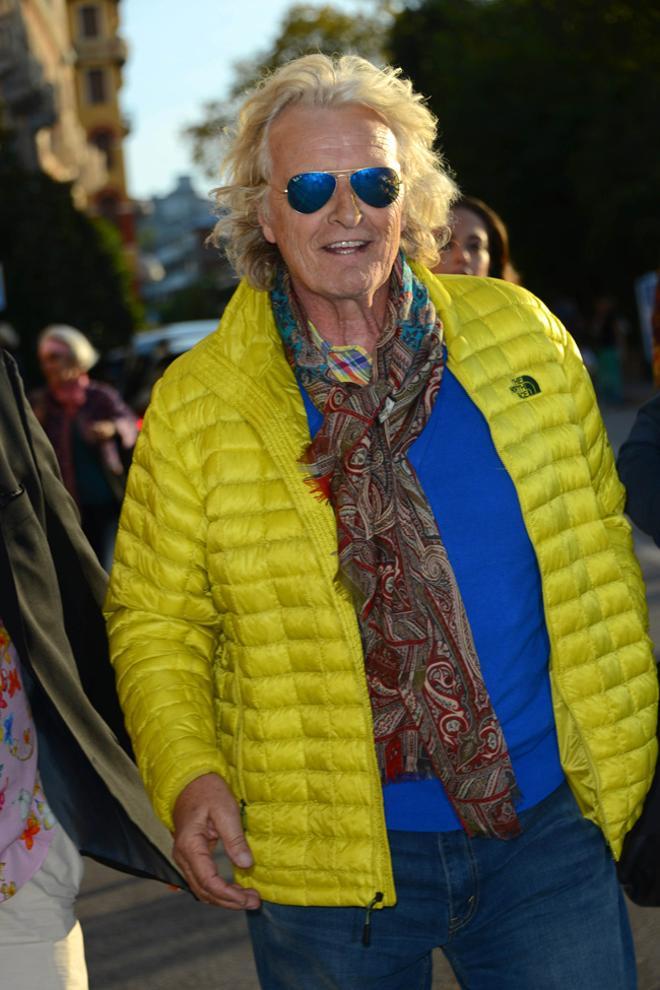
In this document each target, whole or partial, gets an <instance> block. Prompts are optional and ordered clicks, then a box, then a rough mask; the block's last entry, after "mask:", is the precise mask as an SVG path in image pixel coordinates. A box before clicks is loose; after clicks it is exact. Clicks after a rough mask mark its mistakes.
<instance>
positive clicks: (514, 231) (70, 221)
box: [0, 0, 660, 565]
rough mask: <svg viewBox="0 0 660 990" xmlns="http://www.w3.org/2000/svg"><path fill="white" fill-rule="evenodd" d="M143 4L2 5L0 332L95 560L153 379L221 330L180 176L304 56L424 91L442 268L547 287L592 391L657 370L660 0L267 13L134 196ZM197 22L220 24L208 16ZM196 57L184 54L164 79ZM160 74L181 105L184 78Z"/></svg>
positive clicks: (203, 219) (433, 1)
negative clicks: (128, 19)
mask: <svg viewBox="0 0 660 990" xmlns="http://www.w3.org/2000/svg"><path fill="white" fill-rule="evenodd" d="M140 4H141V0H122V2H119V0H94V2H86V0H0V344H2V346H4V347H6V348H8V349H9V350H10V351H11V352H12V353H13V354H14V356H15V357H16V358H17V360H18V362H19V366H20V368H21V370H22V373H23V375H24V377H25V379H26V382H27V385H28V388H29V390H30V395H31V400H32V402H33V405H34V408H35V411H36V412H37V415H38V417H39V419H40V420H41V422H42V424H43V425H44V426H45V428H46V430H47V432H48V433H49V436H50V438H51V440H52V442H53V444H54V446H55V449H56V451H57V453H58V457H59V460H60V464H61V466H62V470H63V474H64V478H65V481H66V483H67V486H68V487H69V489H70V491H71V492H72V493H73V494H74V496H75V497H76V499H77V501H78V504H79V506H80V507H81V511H82V515H83V521H84V524H85V528H86V531H87V533H88V535H89V536H90V539H91V540H92V542H93V544H94V546H95V548H96V549H97V553H98V554H99V557H100V558H101V560H102V561H103V562H104V563H106V565H107V563H108V562H109V560H110V555H111V551H112V532H113V530H114V525H115V523H116V516H117V511H118V505H119V503H120V501H121V494H122V491H123V479H124V477H125V473H126V468H127V465H128V462H129V460H130V454H131V450H132V447H133V445H134V443H135V437H136V435H137V430H138V429H139V425H140V418H141V416H142V414H143V412H144V409H145V407H146V405H147V403H148V400H149V395H150V391H151V388H152V386H153V383H154V382H155V381H156V379H157V378H158V376H159V375H160V374H161V373H162V371H163V370H164V368H165V367H166V366H167V364H168V363H169V361H171V360H172V359H173V358H174V357H176V355H177V354H179V353H181V352H182V351H184V350H186V349H187V348H188V347H190V346H191V345H192V344H193V343H195V342H196V341H197V340H198V339H200V338H201V337H202V336H204V335H205V334H206V333H208V332H210V331H211V330H212V329H213V328H214V327H215V326H216V324H217V321H218V318H219V316H220V314H221V312H222V310H223V308H224V307H225V305H226V304H227V302H228V300H229V298H230V297H231V294H232V292H233V290H234V288H235V284H236V279H235V277H234V274H233V272H232V270H231V268H230V266H229V264H228V262H227V261H226V259H225V258H223V257H222V255H221V254H220V253H219V252H218V251H217V249H215V248H211V247H207V246H206V239H207V237H208V234H209V233H210V231H211V229H212V227H213V224H214V220H215V218H214V217H213V215H212V213H211V205H210V199H209V197H208V195H205V194H203V193H202V192H200V191H198V188H197V187H199V188H203V189H204V190H205V191H206V190H208V189H210V187H211V186H213V185H214V184H217V183H218V181H219V178H220V177H219V176H218V175H217V174H216V169H217V160H218V154H219V143H218V142H219V141H220V140H221V132H222V128H223V126H224V124H225V123H226V121H227V120H228V119H229V117H230V115H231V111H232V107H233V106H234V105H235V102H236V99H237V97H238V94H239V93H241V92H242V91H243V90H244V89H245V88H246V87H247V86H249V85H251V84H253V83H254V82H255V81H256V80H258V79H259V78H260V76H261V75H262V73H263V72H265V71H268V70H272V69H273V68H276V67H277V66H279V65H281V64H283V63H284V62H286V61H287V60H289V59H290V58H292V57H294V56H296V55H299V54H303V53H305V52H308V51H318V50H320V51H323V52H326V53H334V52H339V51H345V52H347V51H356V52H358V53H360V54H362V55H364V56H366V57H368V58H371V59H372V60H373V61H375V62H377V63H381V64H384V63H386V62H389V63H392V64H395V65H399V66H401V67H402V70H403V72H404V74H405V75H406V76H408V77H410V78H411V79H412V81H413V84H414V87H415V89H417V90H419V91H421V92H423V93H424V94H426V95H427V96H428V100H429V105H430V107H431V109H432V110H433V111H434V113H435V114H436V115H437V117H438V119H439V122H440V126H439V131H440V135H441V142H442V151H443V154H444V155H445V157H446V158H447V160H448V161H449V164H450V166H451V168H452V170H453V173H454V175H455V177H456V180H457V182H458V184H459V186H460V188H461V191H462V194H463V198H462V199H461V201H460V202H459V203H458V204H457V205H456V207H455V209H454V213H453V215H452V230H451V231H438V237H440V238H443V240H444V241H446V242H447V243H446V247H445V250H444V253H443V256H442V260H441V264H440V266H439V268H438V271H444V272H453V273H461V274H465V275H483V274H488V275H491V276H493V277H496V278H504V279H508V280H511V281H515V282H519V283H521V284H523V285H524V286H526V287H527V288H529V289H530V290H532V291H533V292H535V293H537V294H538V295H539V296H541V298H543V300H544V301H545V302H547V303H548V304H549V306H550V307H551V308H552V309H553V310H554V311H555V312H556V313H557V315H558V316H559V317H560V318H561V319H562V320H563V322H564V323H565V325H566V326H567V328H568V329H569V331H570V332H571V333H572V334H573V335H574V337H575V338H576V339H577V341H578V343H579V345H580V347H581V350H582V353H583V356H584V358H585V362H586V364H587V366H588V368H589V370H590V372H591V374H592V376H593V379H594V382H595V385H596V389H597V393H598V395H599V398H600V399H601V400H602V402H603V403H609V404H612V405H617V404H622V403H625V402H626V401H634V400H635V399H636V398H637V397H639V394H640V388H639V386H640V384H641V385H642V386H645V387H647V388H648V391H650V390H651V389H652V387H653V384H654V383H655V385H656V386H657V385H659V384H660V322H659V317H658V307H657V301H656V297H657V291H658V289H657V286H658V278H657V269H658V265H659V264H660V196H659V195H658V193H659V190H660V156H658V155H657V154H655V153H654V150H655V146H656V144H657V140H656V134H657V106H658V104H659V103H660V31H659V30H658V28H659V27H660V0H647V2H645V3H644V4H639V3H637V2H636V0H571V2H570V3H569V2H566V0H401V2H398V3H397V2H392V0H354V2H353V3H347V2H346V0H343V2H340V3H339V2H338V5H337V6H333V5H332V4H294V5H292V6H290V7H289V8H286V7H283V8H282V13H281V18H280V21H279V26H278V28H277V31H276V33H275V36H274V38H272V40H271V42H270V43H269V45H268V46H266V47H263V45H262V41H261V39H262V38H263V34H262V35H258V34H257V33H254V35H253V42H254V45H253V55H252V56H251V57H249V58H243V59H242V60H241V61H239V62H236V63H235V64H234V65H233V68H232V69H231V73H232V75H231V83H230V84H229V85H228V86H226V87H225V90H224V91H217V89H214V78H213V75H212V74H211V75H209V78H208V81H207V86H208V97H207V100H206V102H205V103H204V104H203V105H202V106H201V107H196V106H195V105H194V103H191V104H190V106H189V123H188V126H187V127H186V128H185V130H184V132H183V133H182V134H180V135H178V136H177V137H178V139H179V140H180V142H182V143H184V144H185V146H186V147H187V149H188V154H189V161H190V172H191V175H193V176H194V177H195V179H194V181H193V178H191V175H181V176H179V177H178V179H177V180H176V182H175V184H174V188H173V189H171V190H170V191H169V192H167V193H164V194H162V195H153V196H150V197H144V196H143V197H140V198H138V197H136V196H134V195H132V193H131V177H130V174H127V169H126V167H125V141H126V139H127V136H128V134H129V133H130V130H131V126H132V124H131V121H130V120H129V119H128V117H127V115H126V113H125V112H124V110H123V93H122V85H123V81H124V71H125V67H126V64H127V60H130V59H131V57H132V51H131V48H130V46H129V45H128V44H127V43H126V41H125V40H124V35H123V31H122V19H123V18H124V16H125V14H126V12H127V10H128V9H129V8H131V7H132V6H133V5H135V6H137V7H139V6H140ZM144 5H145V4H144V2H142V6H144ZM195 6H196V5H195V4H193V5H192V6H191V8H190V11H189V13H190V15H191V16H194V14H195ZM197 6H198V7H199V10H198V12H197V13H198V16H199V17H200V21H199V25H198V27H199V30H200V31H204V30H205V25H204V23H203V18H202V15H203V12H204V10H205V9H206V6H205V4H204V3H203V2H201V0H197ZM221 6H222V5H221ZM220 20H222V19H220ZM208 30H209V31H210V32H214V31H219V32H220V34H219V37H220V38H221V37H222V27H221V24H220V23H216V22H214V23H212V24H209V25H208ZM158 39H159V34H158V27H157V26H154V29H153V35H152V38H151V43H152V44H153V45H154V46H156V47H157V46H158V43H159V40H158ZM243 41H245V39H243ZM140 43H142V42H140ZM260 46H261V47H260ZM191 54H192V57H193V58H194V51H193V52H192V53H191V52H184V51H183V49H182V50H181V68H182V69H183V67H184V66H185V65H186V64H187V62H186V59H187V58H188V59H189V58H190V57H191ZM184 56H185V57H184ZM178 80H179V83H178V84H179V86H180V87H181V88H182V90H183V91H184V92H183V93H182V96H183V97H184V98H185V88H186V75H185V71H181V72H180V73H179V75H178ZM163 99H166V97H165V95H164V96H163ZM138 115H139V108H138ZM195 118H196V119H195ZM654 312H655V315H654ZM654 332H655V338H654ZM654 367H655V382H654Z"/></svg>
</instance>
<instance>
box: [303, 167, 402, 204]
mask: <svg viewBox="0 0 660 990" xmlns="http://www.w3.org/2000/svg"><path fill="white" fill-rule="evenodd" d="M336 185H337V180H336V178H335V176H334V175H333V174H332V173H331V172H301V173H300V175H294V176H293V178H292V179H289V183H288V185H287V187H286V194H287V198H288V200H289V204H290V206H291V207H292V208H293V209H294V210H296V212H297V213H315V212H316V211H317V210H320V209H321V207H322V206H325V204H326V203H327V202H328V200H329V199H330V197H331V196H332V194H333V193H334V191H335V186H336ZM351 187H352V189H353V192H354V193H355V195H356V196H358V197H359V199H361V200H362V202H363V203H366V204H367V206H375V207H378V208H379V209H382V208H383V207H385V206H390V205H391V204H392V203H393V202H394V201H395V200H396V198H397V196H398V195H399V187H400V179H399V176H398V174H397V173H396V172H395V171H394V169H393V168H385V167H383V166H375V167H374V168H361V169H358V171H357V172H353V174H352V175H351Z"/></svg>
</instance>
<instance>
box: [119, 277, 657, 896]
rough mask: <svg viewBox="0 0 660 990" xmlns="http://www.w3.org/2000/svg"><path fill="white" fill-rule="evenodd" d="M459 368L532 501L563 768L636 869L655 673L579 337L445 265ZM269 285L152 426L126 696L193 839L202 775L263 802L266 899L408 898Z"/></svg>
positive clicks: (509, 293)
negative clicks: (634, 828) (186, 814)
mask: <svg viewBox="0 0 660 990" xmlns="http://www.w3.org/2000/svg"><path fill="white" fill-rule="evenodd" d="M418 273H419V274H420V275H421V276H422V277H423V278H424V280H425V281H426V282H427V283H428V285H429V288H430V291H431V294H432V297H433V300H434V303H435V305H436V308H437V310H438V312H439V313H440V315H441V317H442V320H443V323H444V326H445V332H446V340H447V346H448V351H449V364H450V367H451V369H452V371H453V373H454V375H455V376H456V377H457V378H458V380H459V381H460V382H461V383H462V385H463V386H464V387H465V388H466V389H467V391H468V393H469V394H470V396H471V397H472V399H473V400H474V402H475V403H476V404H477V406H478V407H479V408H480V409H481V411H482V412H483V414H484V415H485V417H486V419H487V420H488V423H489V424H490V429H491V432H492V436H493V440H494V442H495V446H496V447H497V450H498V452H499V454H500V457H501V458H502V461H503V462H504V464H505V466H506V468H507V470H508V471H509V473H510V475H511V477H512V479H513V481H514V483H515V485H516V488H517V491H518V496H519V499H520V504H521V506H522V511H523V515H524V519H525V523H526V526H527V529H528V532H529V535H530V538H531V540H532V543H533V545H534V548H535V550H536V554H537V557H538V562H539V567H540V571H541V575H542V581H543V592H544V600H545V611H546V619H547V625H548V631H549V635H550V641H551V647H552V650H551V676H552V690H553V699H554V706H555V711H556V720H557V728H558V734H559V742H560V751H561V758H562V762H563V765H564V768H565V770H566V773H567V775H568V777H569V780H570V783H571V786H572V788H573V791H574V793H575V795H576V797H577V800H578V802H579V805H580V807H581V809H582V811H583V813H584V814H585V815H586V816H587V817H588V818H590V819H592V820H593V821H595V822H597V823H598V825H599V826H600V827H601V829H602V830H603V832H604V834H605V837H606V839H607V841H608V842H609V844H610V846H611V848H612V850H613V852H614V854H615V855H618V853H619V852H620V849H621V843H622V839H623V836H624V834H625V832H626V831H627V830H628V829H629V828H630V827H631V825H632V824H633V822H634V821H635V819H636V817H637V816H638V814H639V812H640V809H641V804H642V801H643V798H644V795H645V793H646V791H647V788H648V785H649V783H650V780H651V777H652V773H653V768H654V764H655V759H656V741H655V724H656V708H657V681H656V675H655V669H654V663H653V658H652V653H651V649H650V643H649V640H648V638H647V635H646V632H645V622H646V618H645V601H644V589H643V585H642V581H641V577H640V573H639V569H638V566H637V563H636V560H635V558H634V555H633V552H632V548H631V539H630V530H629V526H628V524H627V523H626V521H625V520H624V519H623V517H622V515H621V511H622V506H623V501H624V493H623V489H622V486H621V484H620V483H619V481H618V479H617V476H616V473H615V468H614V463H613V458H612V452H611V450H610V447H609V444H608V442H607V438H606V435H605V432H604V430H603V426H602V423H601V420H600V416H599V413H598V410H597V407H596V404H595V401H594V396H593V392H592V389H591V385H590V382H589V379H588V376H587V375H586V373H585V371H584V370H583V367H582V364H581V361H580V358H579V355H578V353H577V350H576V348H575V345H574V343H573V342H572V340H571V339H570V337H569V336H568V335H567V333H566V331H565V330H564V329H563V328H562V327H561V325H560V324H559V323H558V322H557V321H556V320H555V319H554V317H552V316H551V314H550V313H549V312H548V311H547V310H546V309H545V307H544V306H543V305H542V304H541V303H540V302H539V301H538V300H537V299H535V298H534V297H533V296H531V295H530V294H529V293H527V292H526V291H524V290H522V289H520V288H518V287H515V286H510V285H508V284H506V283H504V282H499V281H498V282H496V281H493V280H490V279H478V278H466V277H464V276H448V277H445V278H442V279H439V278H438V279H436V278H434V277H433V276H431V275H429V273H428V272H426V271H425V270H423V269H418ZM308 442H309V432H308V427H307V420H306V415H305V410H304V406H303V403H302V400H301V397H300V393H299V389H298V386H297V384H296V381H295V378H294V376H293V374H292V372H291V369H290V367H289V365H288V364H287V362H286V360H285V357H284V354H283V350H282V346H281V344H280V341H279V337H278V334H277V331H276V328H275V326H274V323H273V318H272V315H271V310H270V305H269V300H268V295H267V294H266V293H263V292H255V291H254V290H251V289H250V288H248V287H247V286H246V285H245V284H243V285H241V286H240V287H239V289H238V290H237V292H236V294H235V296H234V298H233V300H232V302H231V304H230V305H229V307H228V308H227V310H226V313H225V316H224V317H223V320H222V323H221V325H220V328H219V330H218V331H217V332H216V333H214V334H212V335H211V336H210V337H208V338H206V340H204V341H202V342H201V344H199V345H198V346H197V347H196V348H194V349H193V350H192V351H191V352H189V353H188V354H186V355H184V356H183V357H182V358H180V359H179V360H178V361H176V362H175V363H174V364H173V365H172V366H171V367H170V369H169V370H168V372H167V373H166V374H165V376H164V378H163V379H162V380H161V382H160V383H159V384H158V385H157V387H156V390H155V394H154V397H153V400H152V403H151V405H150V408H149V411H148V413H147V416H146V420H145V424H144V430H143V432H142V435H141V437H140V440H139V443H138V446H137V449H136V451H135V456H134V460H133V466H132V469H131V472H130V478H129V483H128V490H127V494H126V499H125V503H124V508H123V512H122V517H121V526H120V533H119V537H118V540H117V550H116V558H115V565H114V568H113V573H112V578H111V585H110V591H109V595H108V599H107V611H108V624H109V633H110V639H111V646H112V653H113V657H114V660H113V662H114V664H115V668H116V673H117V678H118V688H119V694H120V698H121V701H122V705H123V707H124V710H125V713H126V719H127V725H128V729H129V732H130V734H131V737H132V739H133V743H134V746H135V751H136V754H137V758H138V762H139V765H140V768H141V771H142V775H143V778H144V781H145V785H146V788H147V790H148V792H149V794H150V796H151V798H152V800H153V803H154V805H155V808H156V811H157V813H158V815H159V816H160V817H161V818H162V820H163V821H164V822H165V824H166V825H168V826H171V812H172V808H173V805H174V802H175V800H176V798H177V796H178V794H179V793H180V792H181V790H182V789H183V788H184V787H185V786H186V785H187V784H188V783H189V782H190V781H191V780H193V779H194V778H195V777H198V776H200V775H201V774H204V773H208V772H217V773H219V774H221V775H222V776H223V777H225V778H226V779H227V780H228V782H229V784H230V786H231V788H232V791H233V793H234V794H235V796H236V798H237V800H239V801H240V802H241V806H242V808H243V809H244V811H245V818H244V822H245V827H246V831H247V837H248V841H249V843H250V846H251V848H252V850H253V853H254V859H255V864H256V865H255V866H254V867H253V868H252V869H251V870H250V871H248V872H247V873H245V872H241V871H238V873H237V878H238V880H239V882H242V883H245V884H246V885H249V886H254V887H255V888H256V889H257V890H258V891H259V892H260V894H261V896H262V897H264V898H265V899H266V900H272V901H276V902H280V903H287V904H301V905H307V904H317V905H366V904H368V903H369V902H370V901H371V900H372V898H373V897H374V895H375V893H376V892H380V893H382V894H383V900H382V902H381V903H380V905H379V906H385V905H390V904H393V903H394V902H395V899H396V895H395V890H394V885H393V881H392V871H391V864H390V857H389V850H388V845H387V836H386V830H385V822H384V816H383V807H382V794H381V787H380V783H379V775H378V769H377V765H376V758H375V754H374V747H373V744H372V725H371V712H370V705H369V699H368V694H367V688H366V682H365V676H364V670H363V661H362V652H361V644H360V634H359V631H358V625H357V621H356V616H355V613H354V610H353V607H352V605H351V603H350V601H349V600H348V597H347V596H346V594H345V593H344V591H343V590H342V588H341V586H340V584H339V583H337V582H336V581H335V576H336V569H337V554H336V531H335V522H334V516H333V512H332V509H331V507H330V506H329V505H328V504H327V503H326V504H323V503H321V502H319V501H317V500H316V499H315V498H314V497H313V495H312V494H311V493H310V489H309V487H308V486H307V485H306V484H305V483H304V480H303V478H304V476H303V472H302V471H301V469H300V467H299V464H298V459H299V457H300V454H301V452H302V451H303V449H304V447H305V446H306V444H307V443H308Z"/></svg>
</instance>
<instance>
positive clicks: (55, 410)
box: [30, 325, 137, 570]
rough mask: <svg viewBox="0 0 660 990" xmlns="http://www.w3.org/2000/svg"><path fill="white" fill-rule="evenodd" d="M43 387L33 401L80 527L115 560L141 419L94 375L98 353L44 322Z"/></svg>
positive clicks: (105, 560) (101, 554)
mask: <svg viewBox="0 0 660 990" xmlns="http://www.w3.org/2000/svg"><path fill="white" fill-rule="evenodd" d="M38 357H39V364H40V366H41V370H42V373H43V376H44V378H45V380H46V386H45V388H42V389H39V390H37V391H36V392H33V393H32V395H31V396H30V401H31V403H32V406H33V408H34V411H35V413H36V415H37V419H38V420H39V422H40V423H41V425H42V426H43V428H44V430H45V431H46V433H47V435H48V438H49V440H50V441H51V443H52V445H53V447H54V448H55V452H56V454H57V459H58V462H59V465H60V470H61V471H62V478H63V481H64V484H65V485H66V487H67V489H68V490H69V492H70V493H71V495H72V496H73V498H74V499H75V500H76V503H77V505H78V508H79V509H80V515H81V521H82V527H83V530H84V532H85V535H86V536H87V538H88V540H89V541H90V543H91V544H92V547H93V548H94V551H95V553H96V555H97V556H98V558H99V560H100V562H101V563H102V564H103V566H104V567H105V568H106V570H108V569H109V568H110V565H111V563H112V553H113V549H114V540H115V533H116V530H117V522H118V519H119V508H120V505H121V500H122V497H123V493H124V484H125V480H126V478H125V462H126V461H127V460H128V459H129V457H130V453H131V451H132V449H133V447H134V445H135V441H136V439H137V423H136V417H135V415H134V413H133V412H132V410H131V409H129V407H128V406H127V405H126V404H125V402H124V401H123V399H122V398H121V396H120V395H119V393H118V392H117V391H116V390H115V389H114V388H112V387H111V386H110V385H106V384H104V383H102V382H97V381H94V380H92V379H91V378H90V377H89V371H90V369H91V368H92V367H93V366H94V365H95V364H96V362H97V361H98V358H99V355H98V353H97V351H96V350H95V349H94V348H93V347H92V345H91V344H90V342H89V340H88V339H87V337H85V335H84V334H82V333H81V332H80V331H79V330H76V329H75V328H74V327H70V326H64V325H52V326H49V327H46V329H45V330H44V331H43V333H42V334H41V336H40V338H39V343H38Z"/></svg>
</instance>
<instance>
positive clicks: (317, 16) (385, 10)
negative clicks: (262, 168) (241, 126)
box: [184, 2, 391, 176]
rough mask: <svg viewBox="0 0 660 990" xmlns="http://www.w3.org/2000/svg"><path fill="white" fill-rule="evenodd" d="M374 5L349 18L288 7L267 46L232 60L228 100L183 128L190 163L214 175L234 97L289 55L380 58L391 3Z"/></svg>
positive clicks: (333, 11)
mask: <svg viewBox="0 0 660 990" xmlns="http://www.w3.org/2000/svg"><path fill="white" fill-rule="evenodd" d="M377 8H378V9H377V12H376V13H374V14H373V15H367V14H356V15H354V16H352V15H350V14H347V13H345V12H343V11H341V10H338V9H337V8H335V7H332V6H329V5H325V6H322V7H315V6H311V5H309V4H296V5H294V6H292V7H291V8H290V9H289V11H288V12H287V13H286V14H285V16H284V19H283V21H282V26H281V29H280V33H279V35H278V36H277V38H276V39H275V42H274V44H273V46H272V48H271V49H270V50H267V51H261V52H258V53H257V54H256V55H254V56H253V57H252V58H250V59H244V60H242V61H240V62H237V63H236V65H235V67H234V81H233V83H232V86H231V90H230V92H229V94H228V97H227V99H223V100H213V101H210V102H208V103H206V104H205V106H204V108H203V110H202V118H201V120H200V121H199V122H198V123H196V124H192V125H191V126H190V127H188V128H186V130H185V132H184V133H185V135H186V137H187V138H188V139H189V140H191V141H192V148H193V159H194V161H195V163H196V164H197V165H200V166H201V167H202V168H204V169H205V171H206V172H207V174H208V175H209V176H215V175H216V174H217V168H218V157H219V152H218V141H219V137H220V135H221V132H222V130H223V128H224V127H225V126H226V125H227V124H228V122H229V121H231V120H232V119H233V116H234V112H235V108H236V102H237V100H238V98H239V97H240V96H241V94H242V93H244V92H245V91H246V90H247V89H250V88H251V87H252V86H254V85H255V84H256V83H257V82H258V81H259V80H260V79H261V78H262V77H263V76H264V75H267V74H268V73H270V72H273V71H274V70H275V69H277V68H279V66H281V65H284V64H285V63H286V62H289V61H290V60H291V59H292V58H297V57H298V56H300V55H306V54H308V53H310V52H323V53H324V54H326V55H332V54H335V53H337V52H341V53H347V52H348V53H350V52H356V53H358V54H360V55H362V56H364V57H365V58H369V59H371V60H372V61H374V62H382V60H383V47H384V44H385V40H386V31H387V28H388V27H389V24H390V22H391V6H390V5H389V4H388V3H386V2H385V3H383V2H381V3H379V4H378V5H377Z"/></svg>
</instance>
